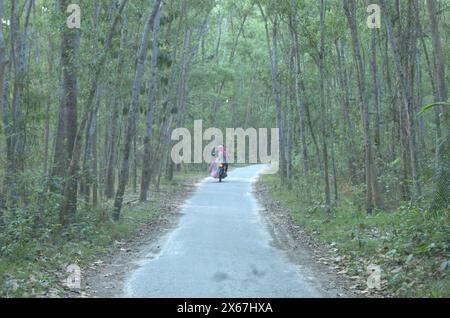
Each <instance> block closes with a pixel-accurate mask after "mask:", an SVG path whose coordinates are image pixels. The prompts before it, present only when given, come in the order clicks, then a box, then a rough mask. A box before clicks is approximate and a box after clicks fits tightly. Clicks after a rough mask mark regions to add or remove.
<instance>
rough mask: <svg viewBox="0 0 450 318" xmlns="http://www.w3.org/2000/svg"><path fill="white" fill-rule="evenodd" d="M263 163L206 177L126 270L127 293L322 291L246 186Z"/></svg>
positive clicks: (295, 294)
mask: <svg viewBox="0 0 450 318" xmlns="http://www.w3.org/2000/svg"><path fill="white" fill-rule="evenodd" d="M264 168H265V166H262V165H256V166H249V167H245V168H238V169H235V170H234V171H232V172H229V176H228V178H227V179H225V181H224V182H223V183H219V182H218V180H215V179H212V178H206V179H205V180H203V182H202V183H201V184H200V185H199V187H198V189H197V191H196V193H195V194H194V196H193V197H191V198H190V199H189V200H187V202H186V204H185V206H184V207H183V208H182V213H183V216H182V217H181V220H180V222H179V225H178V227H177V228H176V229H174V230H173V231H172V232H171V233H170V234H169V235H167V236H166V237H165V238H163V239H162V241H161V246H160V251H159V253H156V254H152V255H149V257H147V258H146V259H145V260H143V261H142V262H141V264H140V266H139V268H138V269H137V270H136V271H134V272H133V273H130V275H129V278H128V280H127V282H126V286H125V290H126V296H127V297H155V298H158V297H165V298H176V297H180V298H185V297H187V298H200V297H202V298H203V297H204V298H210V297H218V298H222V297H223V298H238V297H239V298H240V297H251V298H259V297H321V294H320V292H319V291H318V290H317V289H316V288H315V287H314V286H312V285H311V284H310V283H308V282H307V280H306V279H305V277H304V276H303V275H302V273H301V271H300V269H299V268H298V267H297V266H296V265H295V264H293V263H292V262H290V261H289V259H288V257H287V256H286V255H285V253H284V252H283V251H281V250H279V249H277V248H276V247H274V246H272V245H271V244H270V242H271V240H272V238H271V234H270V233H269V231H268V229H267V228H266V225H265V224H264V222H263V220H262V217H261V216H260V214H259V208H260V207H259V206H258V203H257V201H256V199H255V198H254V196H253V194H252V193H251V192H252V183H253V182H254V181H255V180H256V177H257V176H258V174H259V173H260V172H261V171H262V169H264Z"/></svg>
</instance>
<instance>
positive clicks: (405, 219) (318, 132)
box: [0, 0, 450, 297]
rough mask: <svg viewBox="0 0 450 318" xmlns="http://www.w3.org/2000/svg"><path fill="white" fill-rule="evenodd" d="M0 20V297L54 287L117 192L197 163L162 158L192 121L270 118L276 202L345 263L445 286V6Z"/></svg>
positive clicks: (406, 289)
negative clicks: (274, 133)
mask: <svg viewBox="0 0 450 318" xmlns="http://www.w3.org/2000/svg"><path fill="white" fill-rule="evenodd" d="M374 4H375V5H376V6H375V7H374V6H373V5H374ZM368 7H369V9H368ZM377 13H379V20H377V19H378V18H377V16H376V15H377ZM0 17H1V24H0V118H1V120H0V149H1V150H0V243H1V244H0V296H1V297H15V296H19V297H34V296H48V295H55V294H54V293H56V292H55V291H54V289H55V288H56V289H57V287H54V285H57V282H58V279H59V278H60V277H58V275H59V274H58V273H55V272H58V271H59V269H58V270H56V269H55V268H59V267H58V266H61V264H67V263H71V261H70V259H73V258H74V257H75V258H76V259H78V261H79V263H81V264H83V262H86V263H88V262H92V261H93V260H94V259H96V255H97V254H99V253H100V254H101V253H103V252H105V250H106V249H108V248H110V247H111V246H112V245H114V244H113V243H114V241H116V240H119V238H118V237H121V235H125V234H123V233H124V232H127V231H131V230H130V229H129V227H130V226H131V225H130V224H128V223H126V222H127V217H124V215H126V213H128V212H127V209H128V208H127V207H128V206H129V204H130V202H132V203H133V204H134V202H138V203H139V202H142V203H145V202H151V201H152V198H154V197H155V196H156V195H157V193H158V192H159V191H160V188H162V187H164V186H165V185H167V184H174V183H175V182H176V180H179V179H177V177H178V178H182V177H183V176H185V175H186V174H192V175H201V174H204V175H207V169H208V168H207V167H208V164H207V163H203V164H183V163H182V164H176V163H174V162H173V160H172V158H171V149H172V147H173V145H174V143H175V142H174V141H173V140H172V139H171V134H172V131H173V130H174V129H175V128H179V127H186V128H187V129H189V130H192V129H193V127H194V121H195V120H202V121H203V127H205V128H207V127H217V128H219V129H222V130H223V131H225V129H226V128H228V127H234V128H237V127H242V128H243V129H247V128H250V127H252V128H255V129H259V128H268V129H270V128H278V129H279V138H280V139H279V172H278V174H277V175H271V176H264V177H263V178H262V183H263V184H264V185H265V187H267V188H268V189H269V192H270V193H271V196H272V197H273V198H274V200H276V201H277V202H279V204H280V205H282V206H284V207H285V208H288V209H290V210H291V211H292V213H293V217H294V219H295V220H297V221H298V223H299V224H300V225H302V226H305V227H306V228H307V229H308V230H310V231H311V233H316V236H317V237H318V239H319V240H322V241H324V242H326V243H328V244H330V243H333V244H337V246H338V247H339V248H340V249H341V250H342V251H344V252H347V253H348V254H349V255H351V256H352V257H353V259H355V261H354V262H353V263H352V264H353V265H354V266H362V265H355V264H356V263H358V262H359V261H358V260H359V259H362V258H366V259H368V262H369V263H373V262H385V263H383V264H385V267H389V266H391V267H392V268H393V269H392V268H391V269H392V270H391V269H390V270H386V276H385V280H386V286H385V287H384V288H385V290H386V293H387V295H389V296H426V297H449V296H450V284H449V278H450V276H449V273H450V250H449V247H450V215H449V198H450V191H449V176H450V167H449V155H450V149H449V145H450V138H449V133H450V130H449V129H450V125H449V124H450V122H449V110H450V108H449V106H450V99H449V96H448V86H449V85H448V84H449V73H450V72H449V71H450V70H449V65H450V63H449V59H448V57H449V56H450V41H449V37H450V34H449V32H448V30H450V25H449V21H450V1H449V0H408V1H407V0H389V1H388V0H367V1H366V0H342V1H341V0H319V1H315V0H282V1H276V0H243V1H233V0H196V1H195V0H133V1H131V0H56V1H50V0H0ZM375 22H378V23H379V24H378V26H375V27H374V26H373V24H374V23H375ZM124 222H125V223H124ZM125 228H126V229H125ZM358 264H359V263H358ZM399 268H400V269H399ZM349 271H351V270H349ZM357 273H358V271H356V274H354V275H357ZM50 289H52V290H53V294H52V293H50V294H49V290H50Z"/></svg>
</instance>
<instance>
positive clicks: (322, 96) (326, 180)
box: [319, 0, 331, 212]
mask: <svg viewBox="0 0 450 318" xmlns="http://www.w3.org/2000/svg"><path fill="white" fill-rule="evenodd" d="M319 72H320V110H321V112H322V115H321V124H322V127H321V132H322V155H323V176H324V184H325V204H326V208H327V211H328V212H331V194H330V176H329V168H328V144H327V131H326V121H327V109H326V106H325V0H320V53H319Z"/></svg>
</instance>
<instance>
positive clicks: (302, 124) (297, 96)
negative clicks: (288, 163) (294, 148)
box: [289, 17, 309, 175]
mask: <svg viewBox="0 0 450 318" xmlns="http://www.w3.org/2000/svg"><path fill="white" fill-rule="evenodd" d="M289 22H290V24H289V27H290V33H291V37H292V39H291V41H292V42H293V43H292V45H293V46H294V48H293V50H294V76H295V102H296V106H297V112H298V115H299V118H300V139H301V142H302V157H303V170H304V173H305V175H308V174H309V164H308V144H307V142H306V124H305V105H304V104H303V99H302V92H301V85H300V76H301V74H300V53H299V48H298V46H299V44H298V35H297V32H296V30H295V29H294V25H296V23H295V20H294V21H293V18H292V17H290V20H289Z"/></svg>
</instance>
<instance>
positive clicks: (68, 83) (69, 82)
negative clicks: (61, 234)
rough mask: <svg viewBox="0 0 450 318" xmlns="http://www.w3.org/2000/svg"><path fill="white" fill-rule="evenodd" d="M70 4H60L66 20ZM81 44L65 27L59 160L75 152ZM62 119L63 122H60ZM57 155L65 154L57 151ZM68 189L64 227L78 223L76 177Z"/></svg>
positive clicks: (62, 0)
mask: <svg viewBox="0 0 450 318" xmlns="http://www.w3.org/2000/svg"><path fill="white" fill-rule="evenodd" d="M68 5H69V1H68V0H60V1H59V8H60V10H61V12H62V14H63V16H65V12H66V9H67V6H68ZM64 22H65V21H64ZM79 44H80V33H79V30H78V29H69V28H67V27H66V26H65V24H64V25H63V26H62V38H61V68H62V70H63V83H62V96H61V101H60V112H61V113H62V114H64V119H63V120H64V124H63V126H64V127H65V129H64V135H63V136H61V135H58V138H63V140H64V139H65V142H64V141H61V140H57V141H56V145H57V146H58V144H64V145H65V153H66V155H65V156H57V159H60V158H62V157H63V158H71V157H72V154H73V149H74V143H75V138H76V135H77V121H78V119H77V117H78V116H77V113H78V109H77V107H78V100H77V95H78V78H77V68H78V50H79ZM61 119H62V118H61ZM56 151H57V152H59V151H62V150H60V149H58V148H57V149H56ZM67 164H68V162H67V161H66V160H64V162H59V161H58V162H55V167H56V166H58V168H59V169H64V168H66V167H67ZM65 183H66V185H65V187H67V190H68V197H67V198H68V200H67V202H66V207H67V208H64V209H61V211H60V214H59V221H60V223H61V224H62V225H66V224H68V223H70V222H72V221H74V219H75V211H76V205H77V181H76V178H75V173H74V174H67V175H66V180H65Z"/></svg>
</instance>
